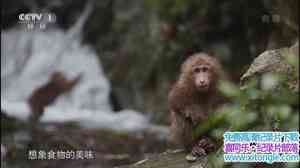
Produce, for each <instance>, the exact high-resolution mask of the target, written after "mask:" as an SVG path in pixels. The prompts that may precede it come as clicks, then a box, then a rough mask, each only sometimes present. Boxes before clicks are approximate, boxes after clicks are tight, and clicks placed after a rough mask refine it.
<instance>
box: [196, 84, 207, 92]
mask: <svg viewBox="0 0 300 168" xmlns="http://www.w3.org/2000/svg"><path fill="white" fill-rule="evenodd" d="M208 88H209V85H198V86H197V89H198V90H199V91H205V90H208Z"/></svg>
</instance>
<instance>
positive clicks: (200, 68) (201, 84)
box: [192, 64, 213, 92]
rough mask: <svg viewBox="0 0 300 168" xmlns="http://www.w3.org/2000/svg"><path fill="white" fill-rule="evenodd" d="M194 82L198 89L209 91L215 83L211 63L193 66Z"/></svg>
mask: <svg viewBox="0 0 300 168" xmlns="http://www.w3.org/2000/svg"><path fill="white" fill-rule="evenodd" d="M192 74H193V75H192V76H193V82H194V85H195V87H196V89H197V90H198V91H201V92H204V91H208V90H209V89H210V87H211V85H212V83H213V71H212V68H211V66H210V65H206V64H200V65H196V66H193V68H192Z"/></svg>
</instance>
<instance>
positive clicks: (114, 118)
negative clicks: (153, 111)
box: [1, 28, 149, 131]
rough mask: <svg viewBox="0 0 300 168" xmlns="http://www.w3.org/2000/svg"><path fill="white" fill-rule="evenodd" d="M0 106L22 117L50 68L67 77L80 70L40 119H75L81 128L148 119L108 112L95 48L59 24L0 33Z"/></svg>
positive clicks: (126, 126)
mask: <svg viewBox="0 0 300 168" xmlns="http://www.w3.org/2000/svg"><path fill="white" fill-rule="evenodd" d="M1 41H2V43H1V62H2V63H1V90H2V93H1V107H2V109H3V110H4V112H6V113H7V114H8V115H10V116H13V117H16V118H19V119H22V120H27V119H28V116H29V115H30V109H29V107H28V105H27V103H26V102H27V100H28V98H29V96H30V94H31V93H32V91H33V90H34V89H36V88H38V87H39V86H41V85H43V84H45V83H46V82H47V81H48V79H49V78H50V75H51V74H52V73H53V72H55V71H61V72H63V73H64V74H65V75H66V77H67V78H68V79H72V78H75V77H76V76H78V75H82V78H81V80H80V82H79V83H78V84H77V85H76V86H75V88H73V90H72V91H71V92H70V93H67V94H64V95H61V96H60V97H58V99H57V100H56V101H55V102H54V104H52V105H50V106H48V107H47V108H46V109H45V113H44V115H43V116H42V118H41V121H42V122H65V121H78V122H79V123H80V124H81V125H82V126H84V127H93V128H95V127H97V128H110V129H114V130H126V131H131V130H139V129H145V127H147V126H148V125H149V121H148V118H147V117H146V116H144V115H142V114H141V113H138V112H135V111H133V110H123V111H120V112H118V113H115V112H113V111H112V108H111V106H110V103H109V92H110V84H109V82H108V80H107V78H106V77H105V75H104V73H103V70H102V69H101V63H100V62H99V59H98V58H97V57H98V56H97V54H96V53H95V51H94V50H93V49H92V48H91V47H89V46H84V45H82V44H81V43H80V39H77V38H75V39H74V38H73V39H70V38H69V36H68V34H67V33H65V32H63V31H62V30H60V29H55V28H52V29H48V30H45V31H26V29H21V28H13V29H10V30H7V31H2V32H1Z"/></svg>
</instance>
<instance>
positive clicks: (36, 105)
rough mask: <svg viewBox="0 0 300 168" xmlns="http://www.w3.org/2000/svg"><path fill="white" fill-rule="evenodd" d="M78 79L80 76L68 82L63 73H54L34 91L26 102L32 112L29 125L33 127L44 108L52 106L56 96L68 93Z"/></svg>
mask: <svg viewBox="0 0 300 168" xmlns="http://www.w3.org/2000/svg"><path fill="white" fill-rule="evenodd" d="M80 79H81V75H79V76H78V77H76V78H75V79H73V80H68V79H66V78H65V76H64V74H63V73H61V72H55V73H53V74H52V75H51V78H50V80H49V82H48V83H46V84H45V85H43V86H41V87H40V88H37V89H36V90H34V91H33V93H32V94H31V96H30V97H29V100H28V103H29V106H30V108H31V112H32V113H31V116H30V122H31V124H33V125H35V124H36V123H37V122H38V120H39V118H40V117H41V116H42V115H43V113H44V109H45V107H46V106H48V105H50V104H52V103H53V102H54V101H55V100H56V98H57V97H58V96H60V95H62V94H64V93H66V92H69V91H70V90H71V89H72V88H73V87H74V86H75V85H76V84H77V83H78V82H79V80H80Z"/></svg>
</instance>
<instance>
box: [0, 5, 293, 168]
mask: <svg viewBox="0 0 300 168" xmlns="http://www.w3.org/2000/svg"><path fill="white" fill-rule="evenodd" d="M86 3H87V1H81V0H51V1H47V0H28V1H25V0H24V1H22V0H10V1H2V4H3V7H2V13H1V14H2V19H3V21H2V29H9V28H11V27H13V26H15V25H16V23H17V22H16V18H17V15H18V14H19V13H21V12H33V11H39V10H40V9H46V10H47V11H50V12H54V13H55V14H56V15H57V24H58V26H59V27H60V28H62V29H64V30H66V29H68V28H69V27H70V26H71V25H72V24H73V23H74V22H75V21H76V18H78V16H79V15H80V14H81V12H82V10H83V9H84V6H85V4H86ZM93 3H94V5H93V7H94V9H93V11H92V13H91V15H90V17H89V18H88V20H87V23H86V24H85V26H84V31H83V43H85V44H90V45H91V46H92V47H94V48H95V49H96V51H97V54H98V55H99V59H100V60H101V63H102V66H103V69H104V71H105V74H106V75H107V77H108V79H109V81H110V83H111V86H112V92H111V95H110V99H111V103H112V105H113V107H114V110H115V111H119V110H121V109H128V108H129V109H135V110H137V111H141V112H142V113H145V114H147V115H149V116H150V117H151V121H152V122H153V123H157V124H162V125H167V124H168V110H167V105H166V101H167V93H168V91H169V89H170V87H171V85H172V83H174V81H175V80H176V76H177V75H178V72H179V66H180V64H181V63H182V61H183V60H184V59H185V58H186V57H187V56H189V55H190V54H191V53H194V52H199V51H205V52H209V53H213V54H214V55H215V56H216V57H217V58H218V59H219V60H220V62H221V63H222V65H223V67H224V69H225V71H226V73H227V74H228V76H229V79H230V80H231V82H227V83H226V82H224V83H222V84H221V86H220V88H221V90H222V91H223V92H224V94H225V95H227V96H228V97H230V98H232V100H233V101H232V103H231V104H229V105H227V106H225V107H224V108H223V109H221V110H220V111H221V113H218V115H216V116H214V117H211V120H209V121H208V123H205V124H203V125H202V127H201V126H200V127H199V130H198V131H199V132H198V133H199V134H201V133H203V132H206V131H210V133H211V134H212V135H213V136H215V137H216V138H221V137H222V134H223V133H224V131H226V130H233V129H234V130H266V131H267V130H272V129H274V128H276V129H277V128H278V129H279V130H282V131H289V130H299V128H298V124H299V119H298V118H299V107H298V106H299V103H298V90H297V91H294V90H292V89H290V88H289V87H288V86H287V85H286V83H288V82H287V80H288V79H286V78H287V77H286V76H287V75H286V74H283V75H282V74H269V73H268V74H263V75H261V76H259V77H256V78H255V79H251V80H249V81H248V82H247V83H246V84H245V85H244V87H243V89H240V82H241V81H240V78H241V77H242V75H243V74H244V73H245V72H246V71H247V69H248V68H249V67H250V65H251V63H252V61H253V60H254V58H256V57H257V56H258V55H259V54H261V53H262V52H263V51H265V50H270V49H277V48H283V47H290V46H291V45H293V44H294V43H295V41H296V40H297V39H298V36H299V23H298V18H299V16H298V6H299V1H298V0H289V1H283V0H252V1H250V0H248V1H245V0H189V1H185V0H163V1H161V0H144V1H142V0H127V1H122V0H101V1H93ZM297 57H298V56H297ZM291 62H292V66H293V67H295V71H294V72H293V74H294V75H296V76H297V77H298V79H299V76H298V75H297V74H298V59H297V58H295V59H293V60H292V61H291ZM274 83H275V84H274ZM270 85H271V86H270ZM274 85H276V86H275V87H273V86H274ZM270 87H271V88H270ZM274 89H275V90H274ZM223 114H225V115H223ZM1 118H2V117H1ZM2 127H3V125H2ZM2 129H4V128H2ZM6 131H7V130H6ZM117 137H118V136H117ZM125 142H127V141H125ZM162 148H163V147H162ZM124 151H130V150H127V149H126V150H124ZM148 152H149V151H148ZM132 153H134V152H132ZM210 157H211V159H212V160H213V161H211V162H210V163H211V164H212V165H211V166H212V167H222V166H227V167H232V166H233V167H234V166H235V167H242V166H244V167H249V166H250V165H248V164H247V165H246V164H243V165H239V164H238V165H224V163H223V162H222V159H223V158H222V155H221V154H220V151H219V152H217V155H215V154H214V155H213V156H210ZM137 159H139V157H136V158H134V159H132V160H130V162H132V161H136V160H137ZM125 163H126V162H125ZM119 164H120V163H119ZM289 166H294V165H289Z"/></svg>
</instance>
